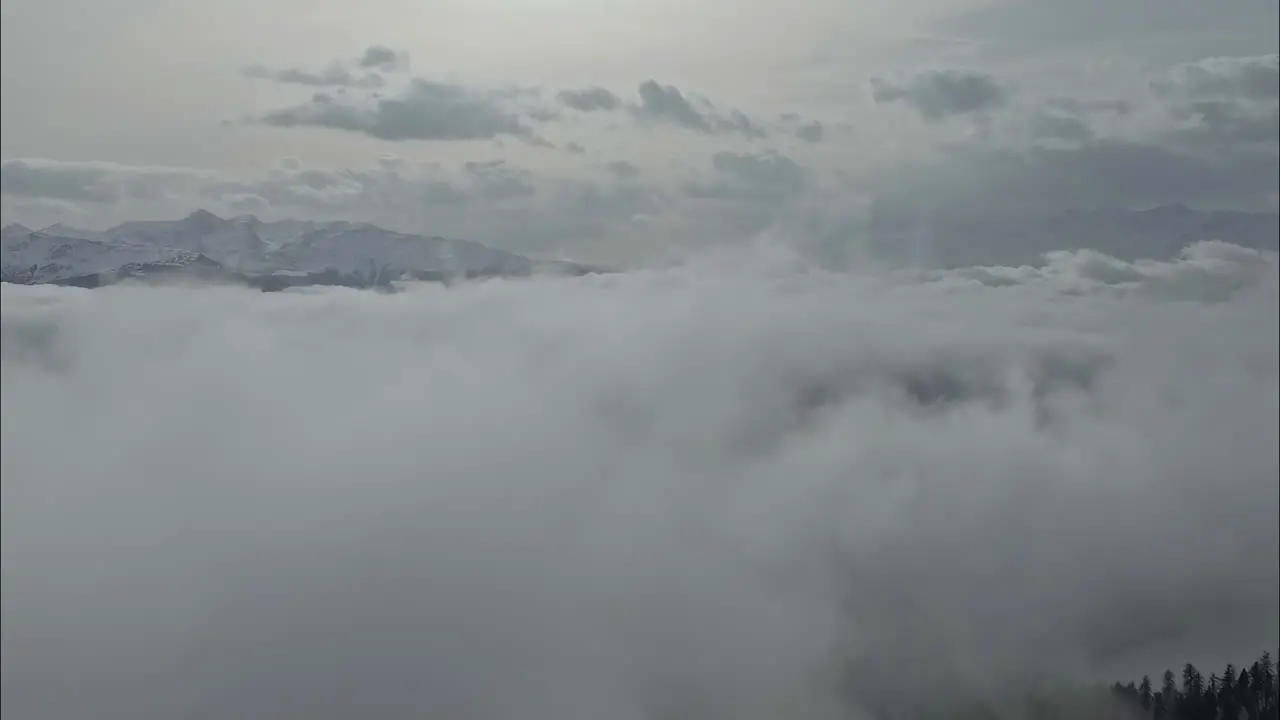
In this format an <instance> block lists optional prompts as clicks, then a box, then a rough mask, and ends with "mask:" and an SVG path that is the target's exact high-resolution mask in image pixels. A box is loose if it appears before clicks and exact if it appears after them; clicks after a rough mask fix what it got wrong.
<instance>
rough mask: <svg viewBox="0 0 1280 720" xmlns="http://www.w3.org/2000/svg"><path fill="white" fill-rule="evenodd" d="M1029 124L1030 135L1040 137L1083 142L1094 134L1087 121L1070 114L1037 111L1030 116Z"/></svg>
mask: <svg viewBox="0 0 1280 720" xmlns="http://www.w3.org/2000/svg"><path fill="white" fill-rule="evenodd" d="M1030 126H1031V135H1032V137H1035V138H1040V139H1049V140H1068V141H1073V142H1083V141H1085V140H1091V139H1093V136H1094V133H1093V129H1092V128H1090V127H1089V124H1088V123H1087V122H1085V121H1084V120H1082V119H1080V118H1078V117H1072V116H1070V115H1054V114H1049V113H1037V114H1036V115H1033V116H1032V117H1031V120H1030Z"/></svg>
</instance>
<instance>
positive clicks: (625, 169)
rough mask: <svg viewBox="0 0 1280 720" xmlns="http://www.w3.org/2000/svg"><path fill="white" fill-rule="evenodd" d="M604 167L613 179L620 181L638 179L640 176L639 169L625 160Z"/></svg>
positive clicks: (615, 161)
mask: <svg viewBox="0 0 1280 720" xmlns="http://www.w3.org/2000/svg"><path fill="white" fill-rule="evenodd" d="M605 167H606V168H607V169H608V170H609V172H610V173H612V174H613V175H614V177H616V178H618V179H620V180H631V179H633V178H636V177H639V175H640V168H638V167H636V166H635V165H633V164H631V163H629V162H627V161H626V160H614V161H613V162H611V163H609V164H608V165H606V166H605Z"/></svg>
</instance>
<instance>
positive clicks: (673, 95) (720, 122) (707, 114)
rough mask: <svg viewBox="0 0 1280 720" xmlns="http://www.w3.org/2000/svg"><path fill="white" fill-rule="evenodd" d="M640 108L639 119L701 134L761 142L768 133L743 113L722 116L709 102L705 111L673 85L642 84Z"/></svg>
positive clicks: (635, 110) (639, 89)
mask: <svg viewBox="0 0 1280 720" xmlns="http://www.w3.org/2000/svg"><path fill="white" fill-rule="evenodd" d="M637 92H638V93H639V95H640V104H639V105H637V106H635V107H634V108H632V112H633V114H635V115H636V116H637V117H639V118H641V119H644V120H649V121H657V122H666V123H671V124H673V125H677V126H679V127H683V128H685V129H687V130H694V131H696V132H701V133H741V134H742V135H745V136H746V137H748V138H761V137H765V136H766V135H767V134H768V131H767V130H766V129H765V128H764V127H762V126H761V125H759V124H758V123H756V122H755V121H754V120H752V119H751V118H750V117H748V116H747V115H746V114H745V113H743V112H742V111H740V110H729V111H727V112H721V111H719V110H717V109H716V108H715V106H714V105H712V104H711V103H710V102H703V103H702V105H703V106H704V107H705V109H704V110H699V109H698V108H695V107H694V105H693V103H692V102H690V100H689V99H688V98H686V97H685V96H684V93H682V92H680V89H679V88H677V87H675V86H674V85H659V84H658V82H657V81H655V80H646V81H645V82H643V83H640V87H639V88H638V89H637Z"/></svg>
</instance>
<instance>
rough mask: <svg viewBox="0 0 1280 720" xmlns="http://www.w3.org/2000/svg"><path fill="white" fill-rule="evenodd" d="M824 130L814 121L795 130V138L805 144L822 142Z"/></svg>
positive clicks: (820, 124)
mask: <svg viewBox="0 0 1280 720" xmlns="http://www.w3.org/2000/svg"><path fill="white" fill-rule="evenodd" d="M823 134H824V129H823V127H822V123H820V122H818V121H816V120H814V121H811V122H807V123H805V124H803V125H801V126H800V127H799V128H797V129H796V137H798V138H800V139H801V140H804V141H805V142H811V143H817V142H822V137H823Z"/></svg>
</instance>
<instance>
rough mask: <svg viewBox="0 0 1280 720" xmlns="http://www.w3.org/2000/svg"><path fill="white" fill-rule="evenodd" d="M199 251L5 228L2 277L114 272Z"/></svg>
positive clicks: (27, 279)
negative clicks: (125, 267)
mask: <svg viewBox="0 0 1280 720" xmlns="http://www.w3.org/2000/svg"><path fill="white" fill-rule="evenodd" d="M197 256H198V253H194V252H191V251H186V250H181V249H177V248H164V247H150V246H146V245H134V244H126V243H119V242H115V243H112V242H104V241H101V240H91V239H84V238H74V237H58V236H55V235H48V234H45V233H43V232H31V231H28V232H26V233H17V232H14V233H11V232H10V231H9V228H5V233H4V250H3V261H2V268H0V277H3V279H4V280H5V281H7V282H21V283H28V284H39V283H50V282H57V281H60V280H67V279H69V278H74V277H82V276H86V275H95V274H101V273H109V272H115V271H117V270H119V269H120V268H122V267H124V266H127V265H146V264H165V263H169V264H172V263H183V262H187V261H189V260H191V259H192V258H194V257H197Z"/></svg>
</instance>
